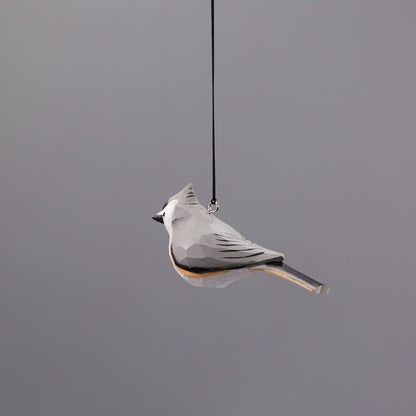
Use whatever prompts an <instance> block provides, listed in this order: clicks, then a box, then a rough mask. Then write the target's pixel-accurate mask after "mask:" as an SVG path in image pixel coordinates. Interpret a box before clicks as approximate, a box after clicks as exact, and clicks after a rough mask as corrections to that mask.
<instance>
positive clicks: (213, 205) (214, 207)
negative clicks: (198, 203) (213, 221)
mask: <svg viewBox="0 0 416 416" xmlns="http://www.w3.org/2000/svg"><path fill="white" fill-rule="evenodd" d="M219 208H220V204H219V203H218V201H215V202H212V201H211V202H210V203H209V204H208V214H214V213H215V212H217V211H218V210H219Z"/></svg>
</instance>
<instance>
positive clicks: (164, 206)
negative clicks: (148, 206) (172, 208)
mask: <svg viewBox="0 0 416 416" xmlns="http://www.w3.org/2000/svg"><path fill="white" fill-rule="evenodd" d="M167 204H168V201H166V202H165V205H163V207H162V209H165V208H166V205H167Z"/></svg>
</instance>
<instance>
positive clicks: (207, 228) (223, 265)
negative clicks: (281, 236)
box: [153, 184, 329, 294]
mask: <svg viewBox="0 0 416 416" xmlns="http://www.w3.org/2000/svg"><path fill="white" fill-rule="evenodd" d="M153 219H154V220H155V221H158V222H160V223H163V224H164V225H165V227H166V230H167V231H168V233H169V255H170V257H171V260H172V263H173V266H174V268H175V269H176V271H177V272H178V273H179V274H180V275H181V276H182V277H183V279H184V280H186V281H187V282H188V283H190V284H192V285H194V286H202V287H225V286H228V285H229V284H230V283H232V282H235V281H237V280H240V279H242V278H243V277H246V276H248V275H250V274H253V273H254V272H256V271H263V272H266V273H270V274H273V275H275V276H279V277H282V278H283V279H287V280H289V281H291V282H293V283H296V284H297V285H299V286H301V287H303V288H305V289H307V290H309V291H310V292H313V293H323V294H327V293H328V292H329V288H328V287H327V286H326V285H324V284H323V283H320V282H318V281H316V280H314V279H312V278H310V277H308V276H306V275H304V274H303V273H300V272H298V271H297V270H295V269H293V268H292V267H290V266H288V265H287V264H286V263H284V262H283V260H284V255H283V254H282V253H278V252H276V251H272V250H269V249H267V248H264V247H261V246H259V245H258V244H255V243H252V242H251V241H249V240H247V239H246V238H245V237H243V236H242V235H241V234H240V233H239V232H238V231H236V230H235V229H234V228H232V227H231V226H230V225H228V224H226V223H225V222H223V221H221V220H220V219H218V218H217V217H216V216H215V215H214V214H209V213H208V212H207V210H206V209H205V208H204V207H203V206H202V205H201V204H200V203H199V202H198V200H197V198H196V196H195V192H194V190H193V187H192V184H188V185H187V186H185V188H183V189H182V190H181V191H180V192H178V193H177V194H176V195H174V196H172V197H171V198H169V200H168V201H167V202H166V204H165V205H164V206H163V208H162V210H161V211H160V212H158V213H157V214H156V215H154V216H153Z"/></svg>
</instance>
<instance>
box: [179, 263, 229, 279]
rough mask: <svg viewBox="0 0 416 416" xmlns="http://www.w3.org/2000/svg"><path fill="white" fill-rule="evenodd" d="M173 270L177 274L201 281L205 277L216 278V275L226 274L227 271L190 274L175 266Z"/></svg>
mask: <svg viewBox="0 0 416 416" xmlns="http://www.w3.org/2000/svg"><path fill="white" fill-rule="evenodd" d="M175 268H176V269H177V270H178V271H179V273H181V274H183V275H184V276H186V277H190V278H191V279H203V278H205V277H211V276H216V275H218V274H224V273H228V272H229V270H219V271H215V272H208V273H192V272H189V271H188V270H184V269H181V268H180V267H178V266H177V265H176V264H175Z"/></svg>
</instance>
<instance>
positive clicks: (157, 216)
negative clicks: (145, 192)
mask: <svg viewBox="0 0 416 416" xmlns="http://www.w3.org/2000/svg"><path fill="white" fill-rule="evenodd" d="M152 218H153V219H154V220H155V221H157V222H160V223H161V224H163V217H162V215H161V214H159V213H158V214H156V215H153V217H152Z"/></svg>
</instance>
